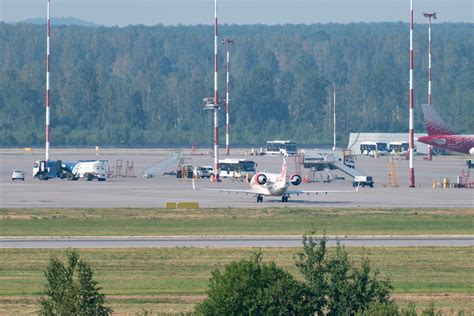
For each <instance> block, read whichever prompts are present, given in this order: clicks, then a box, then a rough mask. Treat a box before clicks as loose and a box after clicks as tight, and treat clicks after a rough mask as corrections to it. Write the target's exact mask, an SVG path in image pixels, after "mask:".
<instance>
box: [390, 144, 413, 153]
mask: <svg viewBox="0 0 474 316" xmlns="http://www.w3.org/2000/svg"><path fill="white" fill-rule="evenodd" d="M408 149H409V144H408V142H390V143H389V145H388V151H389V152H390V153H392V154H405V153H407V152H408Z"/></svg>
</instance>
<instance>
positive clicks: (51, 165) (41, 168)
mask: <svg viewBox="0 0 474 316" xmlns="http://www.w3.org/2000/svg"><path fill="white" fill-rule="evenodd" d="M61 170H62V169H61V160H38V161H36V162H35V163H34V165H33V178H38V179H39V180H48V179H51V178H58V177H60V176H61Z"/></svg>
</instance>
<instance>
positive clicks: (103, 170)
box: [71, 160, 109, 181]
mask: <svg viewBox="0 0 474 316" xmlns="http://www.w3.org/2000/svg"><path fill="white" fill-rule="evenodd" d="M108 170H109V162H108V161H107V160H92V161H78V162H77V164H76V165H74V168H72V171H71V173H72V174H73V176H74V178H76V179H79V178H84V179H85V180H87V181H92V180H93V179H97V180H99V181H105V180H106V179H107V172H108Z"/></svg>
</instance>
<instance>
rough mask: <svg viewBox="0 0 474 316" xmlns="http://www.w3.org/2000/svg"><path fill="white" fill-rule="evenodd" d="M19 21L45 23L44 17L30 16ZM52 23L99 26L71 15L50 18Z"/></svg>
mask: <svg viewBox="0 0 474 316" xmlns="http://www.w3.org/2000/svg"><path fill="white" fill-rule="evenodd" d="M21 23H28V24H46V18H31V19H26V20H24V21H22V22H21ZM51 23H52V24H56V25H79V26H91V27H96V26H99V25H98V24H95V23H92V22H88V21H84V20H80V19H78V18H75V17H73V16H68V17H55V18H54V19H51Z"/></svg>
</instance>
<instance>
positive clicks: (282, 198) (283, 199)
mask: <svg viewBox="0 0 474 316" xmlns="http://www.w3.org/2000/svg"><path fill="white" fill-rule="evenodd" d="M289 198H290V196H289V195H288V194H284V195H282V196H281V201H282V202H288V199H289Z"/></svg>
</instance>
